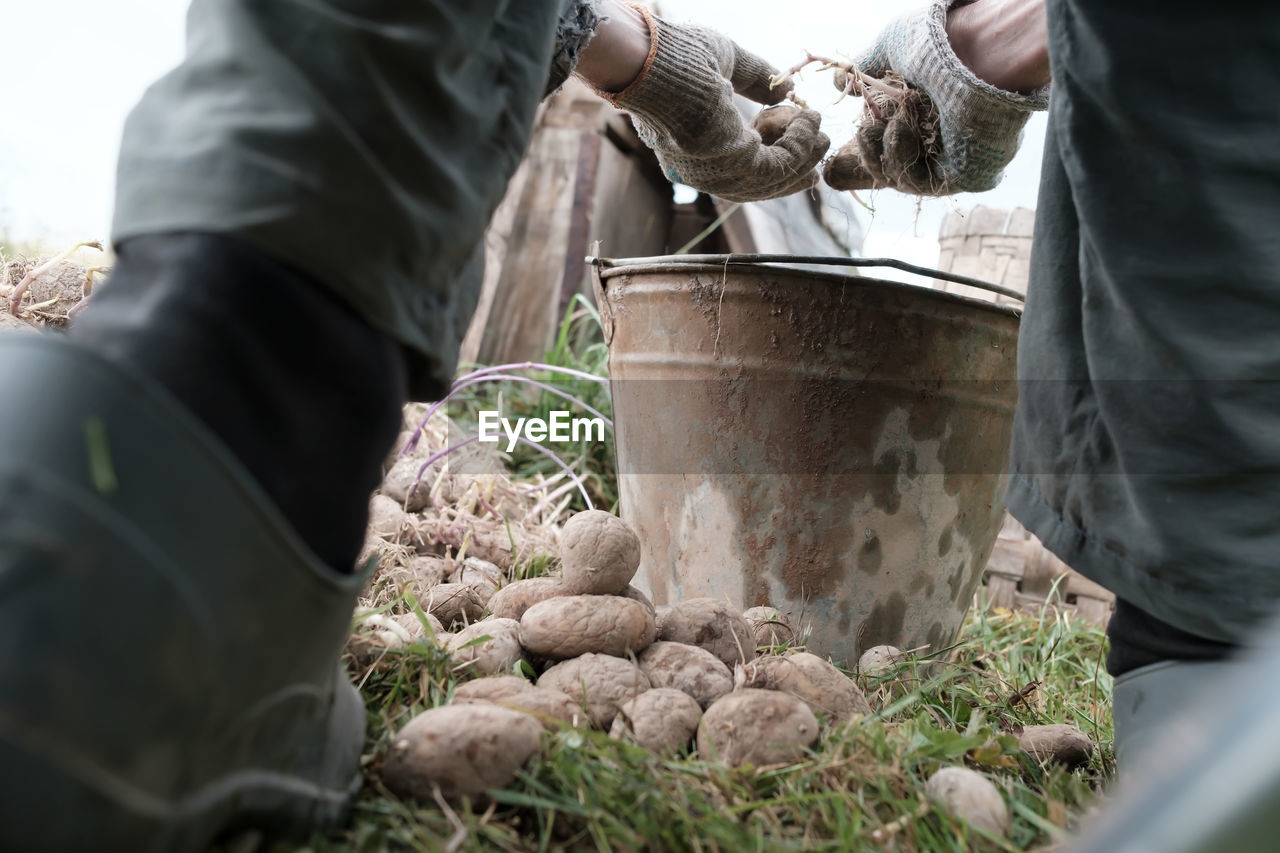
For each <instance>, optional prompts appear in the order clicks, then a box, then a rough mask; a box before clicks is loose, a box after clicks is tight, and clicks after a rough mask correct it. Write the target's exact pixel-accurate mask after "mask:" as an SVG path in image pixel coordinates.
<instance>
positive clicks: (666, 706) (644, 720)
mask: <svg viewBox="0 0 1280 853" xmlns="http://www.w3.org/2000/svg"><path fill="white" fill-rule="evenodd" d="M701 719H702V708H700V707H698V703H697V702H695V701H694V700H693V698H692V697H691V696H689V695H688V694H687V693H684V692H683V691H680V690H672V689H670V688H664V687H659V688H655V689H653V690H646V691H645V692H644V693H641V694H640V695H639V696H637V697H636V698H634V699H632V700H630V701H628V702H626V703H625V704H623V706H622V708H621V710H620V711H619V712H618V716H617V717H616V718H614V721H613V727H612V728H611V729H610V730H609V737H613V738H618V739H624V740H631V741H634V742H635V743H638V744H639V745H640V746H643V747H644V748H645V749H647V750H649V751H650V752H655V753H657V754H658V755H666V756H670V755H675V754H676V753H678V752H679V751H680V750H681V749H683V748H684V747H685V746H687V745H688V744H689V742H690V741H691V740H693V736H694V734H696V733H697V731H698V722H699V721H700V720H701Z"/></svg>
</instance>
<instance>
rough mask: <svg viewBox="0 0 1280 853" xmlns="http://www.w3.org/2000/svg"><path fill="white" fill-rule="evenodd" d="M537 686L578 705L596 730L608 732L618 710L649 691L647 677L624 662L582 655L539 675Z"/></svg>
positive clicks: (611, 658) (627, 661)
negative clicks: (563, 695)
mask: <svg viewBox="0 0 1280 853" xmlns="http://www.w3.org/2000/svg"><path fill="white" fill-rule="evenodd" d="M538 686H539V687H545V688H550V689H551V690H559V691H560V692H561V693H563V694H565V695H566V696H568V697H569V698H570V699H573V700H574V701H576V702H580V703H581V704H582V707H583V708H584V709H585V710H586V712H587V716H588V717H590V718H591V722H592V723H593V724H594V725H596V726H597V727H599V728H601V729H604V730H605V731H608V729H609V726H611V725H612V724H613V720H614V718H615V717H617V716H618V709H619V708H621V707H622V706H623V705H624V704H626V703H627V702H628V701H630V700H632V699H634V698H635V697H637V696H639V695H640V694H641V693H643V692H645V691H646V690H648V689H649V688H650V686H651V685H650V684H649V679H648V677H647V676H646V675H645V674H644V673H643V672H641V671H640V667H638V666H636V665H635V664H634V663H632V662H631V661H629V660H626V659H625V658H619V657H614V656H612V655H600V654H585V655H583V656H582V657H577V658H573V659H571V660H567V661H563V662H562V663H558V664H556V665H555V666H553V667H551V668H550V669H548V670H547V671H546V672H544V673H542V677H541V678H539V679H538Z"/></svg>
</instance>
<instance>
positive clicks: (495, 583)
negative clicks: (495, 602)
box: [449, 557, 505, 590]
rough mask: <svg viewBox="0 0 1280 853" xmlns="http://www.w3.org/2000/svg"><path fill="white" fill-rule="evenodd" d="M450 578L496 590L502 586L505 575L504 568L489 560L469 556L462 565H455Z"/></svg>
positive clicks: (469, 584) (454, 581)
mask: <svg viewBox="0 0 1280 853" xmlns="http://www.w3.org/2000/svg"><path fill="white" fill-rule="evenodd" d="M449 580H450V581H452V582H453V583H465V584H467V585H468V586H474V587H480V586H487V587H490V588H491V589H494V590H496V589H498V587H500V586H502V584H503V581H504V580H505V575H503V573H502V569H500V568H498V567H497V566H496V565H495V564H493V563H490V562H489V561H488V560H481V559H480V558H479V557H467V558H466V559H465V560H463V561H462V565H460V566H455V567H454V569H453V574H452V575H451V576H450V577H449Z"/></svg>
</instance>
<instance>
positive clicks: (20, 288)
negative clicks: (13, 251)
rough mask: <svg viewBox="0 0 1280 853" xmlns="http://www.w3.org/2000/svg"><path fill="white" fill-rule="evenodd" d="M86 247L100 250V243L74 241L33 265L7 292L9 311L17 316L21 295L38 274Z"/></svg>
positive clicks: (42, 273) (45, 271)
mask: <svg viewBox="0 0 1280 853" xmlns="http://www.w3.org/2000/svg"><path fill="white" fill-rule="evenodd" d="M86 248H87V249H97V250H98V251H99V252H101V251H102V243H100V242H98V241H97V240H92V241H89V242H85V243H76V244H75V245H74V246H72V247H71V248H70V249H67V250H66V251H65V252H62V253H60V254H57V255H54V256H53V257H52V258H50V259H49V260H47V261H45V262H44V263H43V264H40V265H39V266H37V267H33V268H32V269H31V270H30V271H29V272H28V273H27V274H26V275H24V276H23V277H22V281H20V282H18V285H17V287H15V288H14V289H13V291H12V292H11V293H10V294H9V313H10V314H12V315H13V316H15V317H17V316H18V307H19V306H20V305H21V304H22V297H23V295H24V294H26V292H27V290H28V288H30V287H31V285H32V283H34V282H35V280H36V279H38V278H40V276H42V275H44V274H45V273H47V272H48V271H49V270H51V269H53V268H54V267H56V266H57V265H58V264H60V263H62V262H63V261H65V260H66V259H67V258H69V257H71V256H72V255H74V254H75V253H76V252H77V251H79V250H80V249H86Z"/></svg>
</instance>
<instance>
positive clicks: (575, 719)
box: [453, 675, 587, 729]
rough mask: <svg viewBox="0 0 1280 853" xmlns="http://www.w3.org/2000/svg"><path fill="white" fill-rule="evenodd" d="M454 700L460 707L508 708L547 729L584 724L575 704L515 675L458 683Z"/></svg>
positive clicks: (550, 690)
mask: <svg viewBox="0 0 1280 853" xmlns="http://www.w3.org/2000/svg"><path fill="white" fill-rule="evenodd" d="M453 701H454V702H455V703H457V704H460V705H466V704H476V703H481V704H492V705H498V706H501V707H503V708H510V709H511V710H513V711H519V712H521V713H522V714H529V715H530V716H532V717H534V718H535V719H536V720H538V721H539V722H540V723H542V725H543V727H544V728H547V729H555V728H557V723H567V724H569V725H571V726H583V725H586V724H587V715H586V713H584V712H583V710H582V708H581V707H579V705H578V703H577V702H574V701H573V700H572V699H570V698H569V697H568V696H566V695H565V694H563V693H561V692H560V691H559V690H552V689H551V688H549V687H538V686H536V685H534V684H533V683H532V682H529V681H526V680H525V679H523V678H520V677H519V676H516V675H498V676H493V677H490V678H478V679H476V680H475V681H468V682H467V683H466V684H460V685H458V687H457V688H456V689H455V690H454V691H453Z"/></svg>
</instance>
